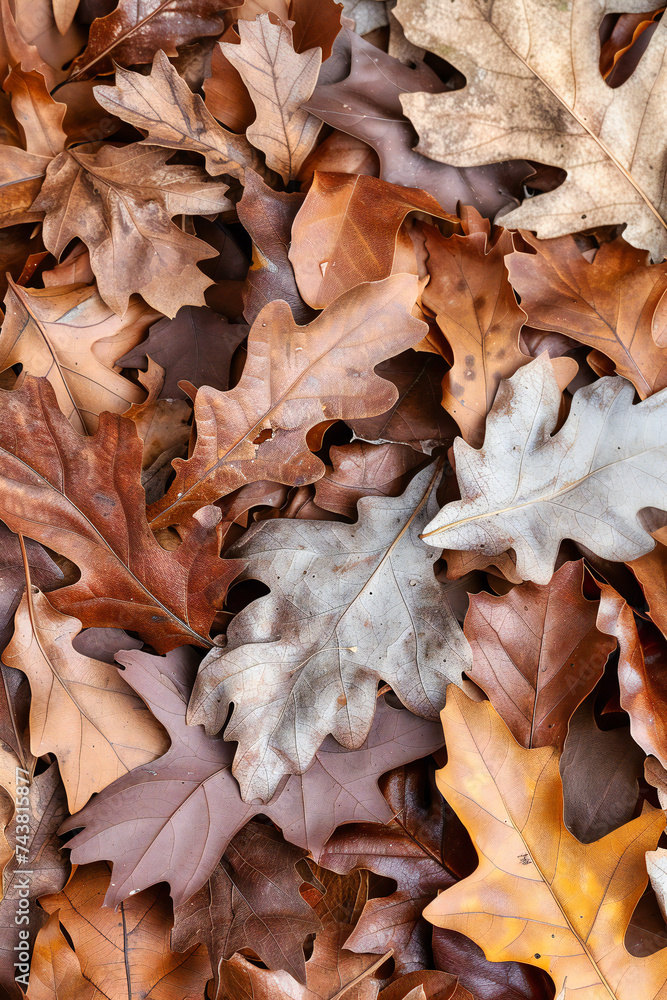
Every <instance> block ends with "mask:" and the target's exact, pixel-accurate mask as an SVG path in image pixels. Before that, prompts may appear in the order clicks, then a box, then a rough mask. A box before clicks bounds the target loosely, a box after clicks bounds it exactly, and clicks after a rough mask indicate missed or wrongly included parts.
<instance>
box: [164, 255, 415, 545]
mask: <svg viewBox="0 0 667 1000" xmlns="http://www.w3.org/2000/svg"><path fill="white" fill-rule="evenodd" d="M416 294H417V279H416V278H415V277H413V276H411V275H406V274H399V275H393V276H392V277H391V278H387V279H386V280H385V281H381V282H375V283H373V284H365V285H359V286H358V287H357V288H354V289H352V290H351V291H350V292H348V293H347V294H346V295H342V296H341V297H340V298H339V299H336V301H335V302H332V304H331V305H330V306H329V307H328V308H327V309H325V310H324V312H323V313H322V314H321V315H320V316H318V317H317V319H315V320H313V322H312V323H310V324H309V325H308V326H305V327H298V326H297V325H296V324H295V323H294V320H293V318H292V314H291V312H290V309H289V307H288V306H287V304H286V303H285V302H272V303H270V304H269V305H267V306H265V308H264V309H263V310H262V311H261V313H260V314H259V316H258V317H257V319H256V320H255V323H254V324H253V327H252V330H251V331H250V335H249V337H248V357H247V361H246V364H245V368H244V371H243V376H242V378H241V380H240V381H239V383H238V385H237V386H236V387H235V388H234V389H231V390H230V391H229V392H226V393H221V392H218V391H217V390H215V389H211V388H209V387H207V386H204V387H203V388H202V389H200V390H199V392H198V393H197V398H196V400H195V420H196V424H197V432H198V436H197V444H196V445H195V449H194V451H193V454H192V457H191V458H189V459H188V461H187V462H182V461H176V463H175V469H176V478H175V480H174V483H173V485H172V487H171V489H170V490H169V492H168V493H167V496H166V497H165V498H164V499H163V500H161V501H159V502H158V503H156V504H153V506H152V507H151V510H150V517H151V523H152V525H153V526H154V527H160V526H163V525H168V524H172V523H176V522H177V521H179V520H182V519H183V518H184V517H187V516H188V515H189V514H191V513H193V512H194V511H196V510H198V509H199V508H200V507H201V506H202V504H204V503H207V502H210V501H212V500H217V499H218V498H219V497H221V496H224V495H225V494H226V493H231V491H232V490H235V489H238V487H239V486H242V485H243V484H244V483H245V482H257V481H259V480H268V481H272V482H284V483H288V484H290V485H302V484H304V483H308V482H313V481H314V480H315V479H318V478H319V477H320V476H321V475H322V474H323V472H324V465H323V463H322V462H321V460H320V459H319V458H317V457H316V456H315V455H313V454H312V453H311V452H310V450H309V448H308V444H307V441H306V435H307V432H308V431H309V430H310V428H311V427H314V426H315V425H316V424H318V423H321V422H322V421H323V420H326V419H345V418H346V417H350V416H356V415H359V416H362V415H364V416H365V415H367V414H372V413H378V412H382V411H383V410H386V409H387V407H388V406H390V405H391V404H392V403H393V401H394V399H395V398H396V392H395V390H394V389H393V387H392V386H391V385H390V384H389V383H387V382H385V381H384V380H383V379H381V378H378V376H377V375H376V374H375V373H374V370H373V369H374V366H375V365H376V364H378V363H379V362H380V361H383V360H384V359H385V358H387V357H391V356H392V355H394V354H397V353H398V351H400V350H404V349H405V348H406V347H408V346H410V343H415V342H417V341H418V340H419V339H420V337H421V333H422V330H423V328H424V327H423V324H422V323H421V322H420V321H419V320H416V319H414V318H413V317H412V316H411V314H410V310H411V308H412V304H413V303H414V300H415V297H416ZM269 372H270V373H271V374H270V378H269Z"/></svg>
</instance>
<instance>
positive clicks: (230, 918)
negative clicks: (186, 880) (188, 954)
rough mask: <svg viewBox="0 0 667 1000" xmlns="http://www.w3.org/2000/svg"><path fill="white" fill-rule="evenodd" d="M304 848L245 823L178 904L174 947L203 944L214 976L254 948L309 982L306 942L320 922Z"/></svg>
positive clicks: (271, 965) (269, 961) (270, 830)
mask: <svg viewBox="0 0 667 1000" xmlns="http://www.w3.org/2000/svg"><path fill="white" fill-rule="evenodd" d="M306 854H307V851H304V850H302V849H301V848H298V847H293V846H292V845H291V844H287V843H286V842H285V841H284V840H283V839H282V837H281V836H280V834H279V833H278V832H277V831H276V830H274V829H273V827H271V826H267V825H265V824H263V823H257V822H254V821H251V822H250V823H247V824H246V825H245V826H244V827H243V829H242V830H239V832H238V833H237V834H236V836H235V837H234V838H233V840H232V841H231V843H230V845H229V847H228V848H227V850H226V851H225V853H224V854H223V856H222V858H221V860H220V862H219V864H218V865H216V867H215V869H214V871H213V873H212V875H211V877H210V878H209V880H208V882H207V883H206V885H205V886H204V887H203V888H202V889H200V890H199V891H198V892H196V893H195V894H194V896H191V897H190V899H189V900H188V901H187V902H186V903H182V904H181V905H180V906H177V907H176V909H175V910H174V929H173V931H172V934H171V946H172V948H174V949H175V950H177V951H185V950H186V949H187V948H189V947H191V946H192V945H193V944H195V943H197V942H201V943H202V944H205V945H206V948H207V949H208V953H209V955H210V957H211V964H212V965H213V971H214V974H215V978H216V982H217V980H218V967H219V964H220V963H221V962H222V961H223V959H229V958H231V957H232V955H234V953H235V952H237V951H242V950H243V949H244V948H251V949H252V950H253V951H254V952H255V953H256V955H257V956H258V958H260V959H261V961H262V962H264V964H265V965H266V966H267V967H268V968H269V969H274V970H277V969H284V970H285V972H289V974H290V975H291V976H293V977H294V978H295V979H297V980H298V981H299V982H300V983H304V982H305V981H306V964H305V958H304V954H303V943H304V940H305V938H306V937H307V936H308V935H309V934H314V933H316V932H317V931H319V930H320V928H321V923H320V921H319V920H318V918H317V917H316V916H315V913H314V912H313V910H312V908H311V907H310V906H309V905H308V904H307V903H306V901H305V900H304V899H303V897H302V896H301V895H300V893H299V887H300V886H301V885H302V884H303V883H304V882H306V881H308V880H309V877H310V878H312V876H311V873H310V869H309V868H308V866H307V865H304V866H303V867H301V866H299V865H298V863H299V862H301V861H302V859H303V858H305V857H306Z"/></svg>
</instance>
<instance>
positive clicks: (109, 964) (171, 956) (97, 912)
mask: <svg viewBox="0 0 667 1000" xmlns="http://www.w3.org/2000/svg"><path fill="white" fill-rule="evenodd" d="M112 877H113V876H112ZM108 884H109V868H108V866H107V865H105V864H96V865H91V866H90V867H87V868H78V869H77V870H76V872H75V873H74V875H73V876H72V878H71V879H70V880H69V882H68V883H67V885H66V886H65V887H64V889H62V890H61V891H60V892H56V893H53V891H52V894H51V895H48V896H43V897H42V898H40V905H41V906H42V907H43V909H44V910H46V912H47V913H57V914H58V919H59V921H60V923H61V924H62V926H63V927H64V928H65V930H66V931H67V933H68V935H69V937H70V940H71V941H72V943H73V944H74V949H75V952H76V956H77V958H78V959H79V962H80V965H81V972H82V973H83V976H84V979H85V980H87V981H88V982H90V983H92V984H93V986H95V987H97V989H98V990H99V991H100V993H101V995H102V996H103V997H105V998H109V1000H121V998H124V997H127V996H131V995H132V993H133V992H134V994H135V996H143V997H145V998H146V1000H175V998H176V997H201V996H203V994H204V990H205V987H206V982H207V981H208V980H209V979H210V977H211V967H210V964H209V960H208V956H207V954H206V949H205V948H203V947H202V946H201V945H200V946H199V947H195V948H190V949H188V951H186V952H185V953H184V954H180V955H179V954H175V953H174V952H172V951H171V949H170V947H169V932H170V930H171V907H170V905H169V897H168V896H167V893H166V892H165V891H164V887H160V886H158V887H155V888H152V889H147V890H146V891H145V892H143V893H142V894H141V895H140V896H139V895H137V896H133V897H132V899H128V900H125V901H124V902H122V903H120V906H119V909H118V911H114V910H113V909H111V908H105V907H104V906H102V900H103V899H104V892H105V890H106V888H107V885H108ZM93 997H95V994H93Z"/></svg>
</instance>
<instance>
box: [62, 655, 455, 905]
mask: <svg viewBox="0 0 667 1000" xmlns="http://www.w3.org/2000/svg"><path fill="white" fill-rule="evenodd" d="M117 660H118V662H120V663H122V664H123V665H124V667H125V673H124V679H125V680H126V681H127V682H128V683H129V684H130V685H131V686H132V687H133V688H134V690H135V691H136V692H137V694H138V695H139V696H140V697H141V698H142V699H143V700H144V701H145V703H146V704H147V705H148V706H149V708H150V710H151V712H152V713H153V715H154V716H155V717H156V718H157V719H158V720H159V721H160V722H161V723H162V724H163V725H164V727H165V729H167V731H168V733H169V735H170V737H171V741H172V743H171V747H170V749H169V750H168V751H167V753H166V754H165V755H164V756H163V757H161V758H160V759H159V760H156V761H154V762H153V763H152V764H151V765H150V767H143V768H139V769H137V770H135V771H133V772H132V773H130V774H128V775H126V776H125V777H123V778H120V779H119V780H117V781H115V782H114V783H113V784H112V785H108V786H107V787H106V788H105V789H103V791H102V792H100V794H99V795H98V796H96V797H95V799H93V800H92V801H91V802H89V803H88V805H87V806H86V807H85V808H84V809H83V810H82V811H81V812H80V813H78V814H77V815H76V816H74V817H72V818H71V819H69V820H67V821H66V823H65V824H64V825H63V827H62V832H66V831H69V830H77V829H80V828H81V827H84V829H83V830H82V831H81V832H80V833H78V834H77V835H76V836H75V837H74V838H73V839H72V840H71V841H69V842H68V847H71V848H72V857H73V860H75V861H76V863H77V864H79V863H86V862H88V861H98V860H101V859H105V860H110V861H112V862H113V863H114V882H113V885H112V886H110V887H109V889H108V891H107V896H106V902H107V904H108V905H109V906H116V905H117V904H118V903H119V902H120V901H121V900H122V899H125V898H126V897H127V896H129V895H131V894H132V893H133V892H138V891H139V890H141V889H144V888H146V887H147V886H150V885H153V884H154V883H155V882H156V881H162V880H164V881H167V882H168V883H169V885H170V888H171V895H172V897H173V899H174V904H175V905H176V906H178V905H180V904H181V903H183V902H185V901H186V900H187V899H188V898H189V897H190V896H191V895H192V894H193V893H195V892H197V891H198V890H199V889H201V888H202V886H204V885H205V883H206V881H207V880H208V879H209V877H210V876H211V874H212V873H213V871H214V870H215V867H216V865H217V863H218V861H219V859H220V856H221V855H222V854H223V852H224V851H225V850H226V848H227V845H228V844H229V841H230V840H231V838H232V837H233V835H234V834H235V833H236V832H237V831H238V830H239V829H241V827H243V826H244V824H245V823H246V822H247V821H248V820H249V819H250V818H251V817H252V816H254V815H256V814H257V813H260V812H261V813H262V814H263V815H265V816H268V817H269V818H270V819H272V820H274V821H275V823H276V824H277V825H278V826H281V827H283V828H284V834H285V837H286V839H289V841H290V842H291V843H294V844H296V845H297V846H299V847H302V848H304V850H310V851H311V853H312V854H313V855H315V856H316V857H317V856H319V854H320V852H321V850H322V848H323V847H324V844H325V842H326V841H327V839H328V838H329V837H330V835H331V834H332V833H333V831H334V828H335V826H336V825H340V824H342V823H350V822H355V821H358V820H364V821H370V822H373V821H375V822H378V823H384V822H387V821H388V820H389V819H391V815H392V811H391V809H390V808H389V806H388V805H387V802H386V800H385V799H384V798H383V796H382V794H381V793H380V790H379V789H378V787H377V778H378V777H379V775H380V774H382V773H383V772H384V771H386V770H388V769H391V768H392V767H395V766H398V765H400V764H403V763H405V762H407V761H410V760H414V759H415V757H417V756H421V755H423V754H426V753H429V752H430V751H431V750H434V749H436V747H437V746H439V745H441V739H442V737H441V735H440V733H439V732H438V729H439V727H438V726H437V725H436V724H435V723H431V722H423V721H422V720H420V719H416V718H415V716H413V715H411V714H410V713H409V712H405V711H400V712H399V711H396V710H395V709H391V708H389V706H388V705H385V704H384V702H383V703H382V704H381V705H380V706H379V709H378V712H377V713H376V719H375V722H374V724H373V726H372V728H371V732H370V734H369V736H368V740H367V741H366V743H365V744H364V745H362V747H361V748H360V749H359V750H356V751H354V753H353V755H351V754H350V753H349V752H348V751H346V750H345V749H344V748H342V747H341V746H340V745H339V744H337V743H336V742H335V740H334V739H333V737H329V738H328V739H327V740H326V741H325V743H324V744H323V746H322V747H321V748H320V750H319V752H318V754H317V758H316V761H315V763H314V764H313V765H312V767H311V768H310V769H309V770H308V771H307V772H306V774H305V775H303V776H301V777H299V776H296V775H295V776H292V777H291V778H290V779H289V780H288V782H287V784H286V786H285V788H284V789H283V790H282V792H281V794H280V795H279V796H278V797H277V798H276V799H275V800H274V801H273V802H271V803H270V804H268V805H262V804H261V803H259V802H255V803H247V802H243V801H242V799H241V796H240V793H239V789H238V784H237V783H236V781H235V779H234V778H233V777H232V774H231V763H232V758H233V756H234V747H233V745H232V744H230V743H228V742H227V741H225V740H222V739H220V738H212V737H209V736H206V734H205V732H204V730H203V729H202V728H201V727H199V726H189V725H186V722H185V712H186V706H187V702H188V698H189V696H190V690H191V686H192V681H193V679H194V671H195V667H196V659H195V658H194V657H193V654H192V650H190V649H189V648H188V647H185V646H184V647H181V648H180V649H179V650H175V651H173V652H172V653H171V654H169V655H168V656H167V657H166V658H161V657H157V656H152V655H150V654H148V653H134V652H133V653H122V654H120V653H119V654H118V656H117Z"/></svg>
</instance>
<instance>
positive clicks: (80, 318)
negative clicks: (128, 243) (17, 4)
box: [0, 280, 158, 434]
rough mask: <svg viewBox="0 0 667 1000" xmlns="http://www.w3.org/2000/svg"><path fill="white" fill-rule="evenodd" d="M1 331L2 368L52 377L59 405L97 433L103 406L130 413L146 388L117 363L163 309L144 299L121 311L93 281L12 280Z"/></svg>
mask: <svg viewBox="0 0 667 1000" xmlns="http://www.w3.org/2000/svg"><path fill="white" fill-rule="evenodd" d="M5 307H6V310H7V315H6V317H5V322H4V323H3V326H2V332H1V333H0V369H1V370H5V369H6V368H8V367H9V366H11V365H15V364H21V365H22V366H23V371H24V372H29V373H30V374H31V375H37V376H42V377H45V378H48V380H49V382H50V383H51V385H52V386H53V388H54V391H55V394H56V399H57V401H58V406H59V407H60V409H61V410H62V412H63V413H64V414H65V416H66V417H67V418H68V420H69V421H70V423H71V424H72V426H73V427H74V428H75V429H76V430H77V431H79V433H81V434H86V433H91V434H93V433H94V432H95V430H96V429H97V424H98V416H99V414H100V413H101V412H102V411H103V410H108V411H109V412H111V413H123V412H124V411H125V410H127V409H128V407H129V406H131V404H132V403H138V402H139V401H140V400H141V399H143V397H144V393H143V392H142V390H141V389H140V388H139V387H138V386H135V385H133V383H132V382H129V381H128V380H127V379H125V378H122V377H121V376H120V375H119V374H118V372H117V371H114V367H113V366H114V365H115V364H116V362H117V361H118V359H119V357H120V355H121V354H123V353H124V351H126V350H127V349H128V347H134V345H135V344H137V343H138V341H139V340H140V339H141V337H142V336H143V335H144V333H145V331H146V329H147V327H148V325H149V324H150V323H151V322H153V321H154V320H155V319H156V318H157V315H158V314H157V313H156V312H155V311H154V310H153V309H150V308H149V307H148V306H146V305H145V303H143V302H142V301H141V300H140V299H139V298H137V297H135V298H133V299H132V300H131V302H130V305H129V307H128V310H127V312H126V313H125V315H124V316H123V317H122V318H120V317H118V316H117V315H116V314H115V313H113V312H112V311H111V309H110V308H109V307H108V306H107V305H105V303H104V302H103V301H102V299H101V298H100V296H99V295H98V293H97V289H96V288H95V287H94V286H87V285H66V286H64V287H60V288H45V289H41V288H22V287H21V286H20V285H15V284H14V282H13V281H11V280H10V284H9V289H8V291H7V295H6V297H5Z"/></svg>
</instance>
